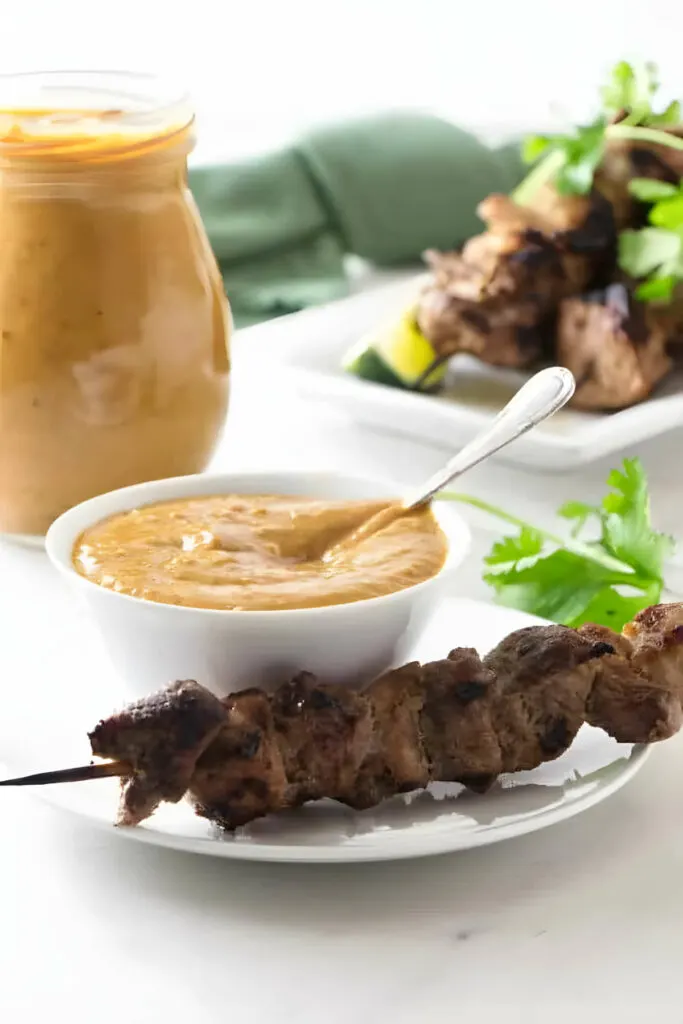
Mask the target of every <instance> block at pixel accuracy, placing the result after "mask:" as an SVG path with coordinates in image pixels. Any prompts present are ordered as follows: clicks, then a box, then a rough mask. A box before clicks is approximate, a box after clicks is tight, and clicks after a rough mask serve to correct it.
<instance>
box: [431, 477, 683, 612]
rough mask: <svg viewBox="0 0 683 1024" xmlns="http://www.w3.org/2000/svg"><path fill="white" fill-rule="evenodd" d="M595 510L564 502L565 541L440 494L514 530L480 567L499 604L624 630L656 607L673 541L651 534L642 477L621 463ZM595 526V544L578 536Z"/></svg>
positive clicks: (468, 500)
mask: <svg viewBox="0 0 683 1024" xmlns="http://www.w3.org/2000/svg"><path fill="white" fill-rule="evenodd" d="M607 482H608V486H609V491H608V492H607V494H606V495H605V497H604V498H603V500H602V502H601V503H600V505H597V506H595V505H589V504H586V503H585V502H580V501H571V502H567V503H566V504H565V505H563V506H562V508H561V509H560V510H559V514H560V515H561V516H562V517H563V518H564V519H568V520H570V521H572V522H573V529H572V535H571V537H570V538H568V539H566V540H563V539H562V538H561V537H557V536H555V535H554V534H552V533H549V532H548V531H546V530H540V529H537V528H536V527H534V526H531V525H530V524H529V523H525V522H524V521H523V520H520V519H518V518H516V517H515V516H513V515H510V514H509V513H507V512H504V511H503V510H502V509H499V508H496V507H495V506H492V505H489V504H488V503H487V502H483V501H481V500H480V499H478V498H473V497H471V496H468V495H464V494H454V493H449V492H442V493H441V495H440V498H443V499H446V500H452V501H460V502H463V503H465V504H468V505H472V506H474V507H476V508H479V509H482V510H483V511H485V512H488V513H490V514H491V515H494V516H497V517H498V518H500V519H503V520H504V521H506V522H508V523H510V524H512V525H513V526H514V527H515V529H516V530H517V533H516V534H515V535H514V536H506V537H504V538H502V539H501V540H499V541H496V542H495V543H494V545H493V547H492V549H491V552H490V553H489V555H488V556H487V557H486V558H485V560H484V561H485V563H486V565H487V566H488V567H489V569H490V571H487V572H485V574H484V580H485V581H486V582H487V583H488V584H489V586H491V587H492V588H493V589H494V591H495V593H496V597H497V599H498V600H499V601H500V602H501V603H502V604H505V605H508V606H509V607H514V608H519V609H521V610H523V611H527V612H531V613H532V614H535V615H539V616H541V617H543V618H546V619H551V620H552V621H554V622H561V623H563V624H564V625H567V626H579V625H581V624H582V623H584V622H596V623H598V624H600V625H605V626H610V627H611V628H612V629H615V630H619V629H621V628H622V627H623V626H624V625H625V623H626V622H628V621H629V620H630V619H632V618H633V616H634V615H635V614H636V613H637V612H638V611H640V610H641V609H642V608H645V607H647V606H648V605H650V604H656V603H657V602H658V601H659V599H660V597H661V593H662V589H663V572H664V563H665V560H666V559H667V558H668V557H669V555H670V554H671V552H672V551H673V541H672V540H671V538H670V537H667V536H665V535H664V534H661V533H658V532H657V531H656V530H654V529H653V527H652V523H651V520H650V502H649V494H648V488H647V478H646V475H645V471H644V469H643V467H642V465H641V463H640V462H639V460H638V459H626V460H625V461H624V464H623V466H622V467H621V469H618V470H614V471H613V472H612V473H610V476H609V478H608V481H607ZM589 524H590V525H592V526H593V527H594V531H593V534H594V536H593V539H591V540H589V541H588V542H583V541H579V540H578V539H577V535H578V533H579V532H580V531H581V530H583V529H584V528H585V527H586V526H588V525H589Z"/></svg>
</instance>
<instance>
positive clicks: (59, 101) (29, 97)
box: [0, 69, 193, 124]
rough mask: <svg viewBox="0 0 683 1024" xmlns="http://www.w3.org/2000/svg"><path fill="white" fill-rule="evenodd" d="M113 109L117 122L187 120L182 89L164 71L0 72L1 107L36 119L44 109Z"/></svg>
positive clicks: (186, 100)
mask: <svg viewBox="0 0 683 1024" xmlns="http://www.w3.org/2000/svg"><path fill="white" fill-rule="evenodd" d="M76 109H78V110H82V111H83V113H84V115H87V113H88V112H89V111H92V112H93V114H94V113H106V114H107V115H108V117H109V118H110V119H111V118H112V117H113V116H114V115H117V120H118V121H119V123H123V124H141V123H149V122H150V121H154V122H155V123H158V122H159V121H162V122H168V121H174V122H176V123H177V122H178V121H179V120H181V119H183V118H184V119H185V121H186V122H189V121H190V120H191V119H192V116H193V110H192V105H191V102H190V97H189V95H188V93H187V92H186V90H185V89H184V88H183V87H181V86H180V85H179V83H177V82H175V81H174V80H173V79H171V77H170V76H168V75H161V74H154V73H152V72H144V71H127V70H115V69H112V70H86V69H78V70H74V71H70V70H49V71H39V70H36V71H19V72H14V73H3V74H0V112H5V111H8V110H11V111H13V112H21V115H22V118H27V119H28V120H33V119H38V118H39V117H41V116H43V117H44V115H45V112H46V110H53V111H60V110H62V111H64V110H76Z"/></svg>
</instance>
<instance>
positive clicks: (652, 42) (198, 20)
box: [0, 0, 683, 159]
mask: <svg viewBox="0 0 683 1024" xmlns="http://www.w3.org/2000/svg"><path fill="white" fill-rule="evenodd" d="M0 9H1V10H2V18H1V19H0V29H1V30H2V51H3V60H2V64H3V70H5V71H13V70H26V69H35V68H41V69H43V68H55V67H60V68H68V67H72V68H93V67H100V68H107V67H108V68H112V67H117V68H127V69H135V70H145V69H148V70H159V71H164V72H170V73H173V74H174V75H176V76H178V77H180V78H181V79H184V80H185V82H186V83H187V84H188V86H189V87H190V89H191V91H192V93H193V95H194V97H195V99H196V102H197V106H198V109H199V113H200V116H201V123H202V128H203V131H202V135H201V148H200V150H199V155H200V156H203V157H204V158H209V159H211V158H214V157H218V158H230V157H231V156H239V155H242V154H244V153H245V152H249V151H253V150H258V149H261V148H263V147H267V146H270V145H274V144H277V143H278V142H280V141H283V140H286V139H287V138H289V137H291V135H292V133H294V132H296V131H298V130H299V129H301V128H303V127H304V126H306V125H309V124H311V123H314V122H317V121H321V120H325V119H328V118H338V117H343V116H346V115H353V114H358V113H363V112H366V111H371V110H376V109H381V108H387V107H394V108H395V107H413V108H422V109H430V110H434V111H437V112H441V113H443V114H445V115H447V116H449V117H452V118H453V119H455V120H456V121H458V122H459V123H462V124H473V125H481V124H487V125H488V124H493V125H494V126H495V127H496V128H505V127H507V126H510V125H513V126H517V125H519V124H527V123H529V122H534V121H537V120H544V119H546V118H547V116H548V113H549V111H550V110H551V108H552V107H553V106H554V107H556V108H557V107H561V108H562V109H564V110H565V111H572V112H576V113H578V114H582V115H584V114H588V113H590V111H591V106H592V103H593V100H594V97H595V92H596V89H597V87H598V84H599V82H600V81H601V79H602V78H603V77H604V72H605V69H606V68H608V67H609V66H610V64H612V63H614V62H615V61H616V60H618V59H619V58H621V57H630V58H633V57H638V56H642V57H644V58H649V59H654V60H656V61H657V63H658V64H659V66H660V69H661V74H662V81H663V85H664V88H665V89H666V90H667V91H668V92H672V93H673V94H676V93H679V92H680V93H683V81H682V79H683V74H682V73H681V40H682V36H683V33H682V31H681V29H683V9H682V8H681V5H680V4H679V3H677V2H676V0H647V2H645V0H573V2H572V3H571V4H568V3H565V4H560V3H556V2H553V0H516V2H515V0H487V2H483V0H466V2H463V0H335V2H330V0H239V2H236V0H165V2H160V0H117V2H116V3H115V4H106V5H104V4H101V3H97V0H24V2H19V0H3V3H2V4H1V5H0Z"/></svg>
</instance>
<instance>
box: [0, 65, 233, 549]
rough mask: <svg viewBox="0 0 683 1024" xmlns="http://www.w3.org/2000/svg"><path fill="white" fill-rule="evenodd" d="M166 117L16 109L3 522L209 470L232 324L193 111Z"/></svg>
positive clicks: (1, 411)
mask: <svg viewBox="0 0 683 1024" xmlns="http://www.w3.org/2000/svg"><path fill="white" fill-rule="evenodd" d="M115 84H116V83H114V85H115ZM153 113H154V112H153V111H152V112H151V113H150V114H149V116H148V120H147V121H145V120H142V121H141V123H140V124H138V123H137V122H135V121H133V124H132V126H131V125H128V120H127V119H128V117H129V115H127V114H126V112H125V111H122V110H117V109H112V110H111V111H107V110H80V109H54V110H53V109H44V110H43V109H17V110H13V109H8V110H5V109H2V110H0V223H1V224H2V239H3V241H2V246H1V247H0V531H2V532H5V533H10V534H21V535H24V534H25V535H35V536H38V535H42V534H44V533H45V531H46V530H47V528H48V527H49V525H50V523H51V522H52V521H53V520H54V519H55V518H56V517H57V516H58V515H60V514H61V513H62V512H64V511H65V510H66V509H67V508H69V507H71V506H72V505H74V504H78V503H79V502H81V501H83V500H84V499H86V498H89V497H92V496H94V495H95V494H101V493H103V492H104V491H108V490H112V489H115V488H117V487H122V486H126V485H128V484H133V483H139V482H141V481H144V480H150V479H158V478H160V477H168V476H180V475H184V474H187V473H196V472H199V471H201V470H202V469H203V468H204V466H205V465H206V463H207V461H208V459H209V458H210V456H211V453H212V451H213V449H214V445H215V443H216V440H217V438H218V436H219V434H220V431H221V428H222V425H223V421H224V419H225V414H226V409H227V403H228V377H229V369H230V361H229V354H228V343H229V336H230V330H231V322H230V315H229V310H228V306H227V301H226V298H225V295H224V291H223V282H222V279H221V277H220V275H219V272H218V268H217V266H216V263H215V260H214V257H213V255H212V253H211V250H210V247H209V243H208V240H207V238H206V234H205V232H204V229H203V226H202V224H201V221H200V218H199V214H198V212H197V209H196V207H195V204H194V201H193V199H192V196H191V195H190V192H189V190H188V187H187V169H186V165H187V154H188V152H189V151H190V150H191V149H192V146H193V125H192V120H191V115H190V114H187V115H184V116H183V118H181V120H180V121H179V122H177V121H169V122H168V123H167V122H166V121H165V120H164V117H163V116H162V114H159V116H158V117H157V116H156V115H154V116H153ZM178 116H180V114H179V115H178Z"/></svg>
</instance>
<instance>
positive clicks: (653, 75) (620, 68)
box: [601, 60, 680, 125]
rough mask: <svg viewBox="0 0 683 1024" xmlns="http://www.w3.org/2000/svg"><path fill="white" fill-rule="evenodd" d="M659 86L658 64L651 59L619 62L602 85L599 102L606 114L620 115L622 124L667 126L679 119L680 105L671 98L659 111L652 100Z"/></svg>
mask: <svg viewBox="0 0 683 1024" xmlns="http://www.w3.org/2000/svg"><path fill="white" fill-rule="evenodd" d="M658 89H659V79H658V77H657V66H656V65H655V64H653V63H651V62H646V63H638V64H629V63H628V62H627V61H624V60H622V61H619V63H618V64H615V66H614V67H613V68H612V71H611V72H610V77H609V79H608V80H607V83H606V85H605V86H603V88H602V90H601V93H602V103H603V108H604V110H605V113H607V114H608V115H611V116H615V115H620V116H621V117H622V119H623V123H627V124H632V125H667V124H678V123H679V121H680V104H679V103H678V101H677V100H674V101H673V102H672V103H669V105H668V106H667V107H666V108H665V109H664V110H663V111H662V112H661V113H659V114H657V113H655V112H654V110H653V109H652V102H653V100H654V98H655V95H656V94H657V91H658Z"/></svg>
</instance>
